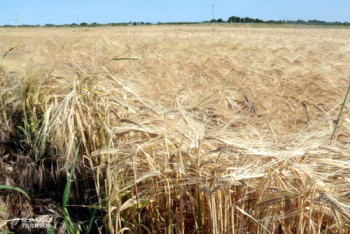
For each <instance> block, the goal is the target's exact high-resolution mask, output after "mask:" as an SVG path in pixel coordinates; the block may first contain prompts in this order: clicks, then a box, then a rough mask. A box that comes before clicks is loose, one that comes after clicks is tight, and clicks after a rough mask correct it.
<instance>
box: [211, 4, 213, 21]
mask: <svg viewBox="0 0 350 234" xmlns="http://www.w3.org/2000/svg"><path fill="white" fill-rule="evenodd" d="M211 19H214V4H213V9H212V18H211Z"/></svg>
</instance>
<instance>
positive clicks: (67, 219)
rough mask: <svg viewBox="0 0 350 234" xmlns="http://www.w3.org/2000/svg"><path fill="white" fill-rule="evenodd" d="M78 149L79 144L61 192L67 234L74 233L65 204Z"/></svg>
mask: <svg viewBox="0 0 350 234" xmlns="http://www.w3.org/2000/svg"><path fill="white" fill-rule="evenodd" d="M79 149H80V144H79V145H78V148H77V151H76V152H75V155H74V161H73V165H72V169H71V170H70V174H69V178H68V180H67V184H66V187H65V189H64V192H63V198H62V209H63V216H64V219H65V222H66V226H67V232H68V233H74V232H75V231H74V229H75V228H74V225H73V223H72V221H71V219H70V217H69V212H68V210H67V203H68V200H69V193H70V186H71V180H72V177H73V173H74V168H75V163H76V161H77V158H78V154H79Z"/></svg>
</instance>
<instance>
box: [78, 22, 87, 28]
mask: <svg viewBox="0 0 350 234" xmlns="http://www.w3.org/2000/svg"><path fill="white" fill-rule="evenodd" d="M88 25H89V24H88V23H86V22H82V23H81V24H80V26H81V27H86V26H88Z"/></svg>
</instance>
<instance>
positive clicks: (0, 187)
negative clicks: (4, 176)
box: [0, 185, 30, 201]
mask: <svg viewBox="0 0 350 234" xmlns="http://www.w3.org/2000/svg"><path fill="white" fill-rule="evenodd" d="M0 189H12V190H16V191H17V192H20V193H22V194H23V195H24V196H25V197H26V198H28V200H29V201H30V197H29V195H28V194H27V193H26V192H24V191H23V190H22V189H20V188H18V187H15V186H11V185H0Z"/></svg>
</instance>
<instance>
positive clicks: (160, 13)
mask: <svg viewBox="0 0 350 234" xmlns="http://www.w3.org/2000/svg"><path fill="white" fill-rule="evenodd" d="M212 4H214V18H222V19H224V20H227V19H228V18H229V17H230V16H233V15H234V16H240V17H251V18H260V19H263V20H270V19H272V20H284V19H286V20H298V19H302V20H310V19H318V20H325V21H341V22H344V21H347V22H350V0H264V1H262V0H231V1H228V0H223V1H219V0H209V1H208V0H194V1H189V0H186V1H185V0H177V1H160V0H148V1H140V0H132V1H126V0H119V1H118V0H114V1H113V0H99V1H96V0H74V1H72V0H60V1H57V0H55V1H54V0H45V1H44V0H33V1H25V0H2V1H1V8H0V25H4V24H13V25H17V24H46V23H52V24H65V23H67V24H71V23H81V22H87V23H93V22H97V23H111V22H116V23H117V22H129V21H144V22H152V23H156V22H175V21H176V22H180V21H204V20H210V19H211V17H212Z"/></svg>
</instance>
